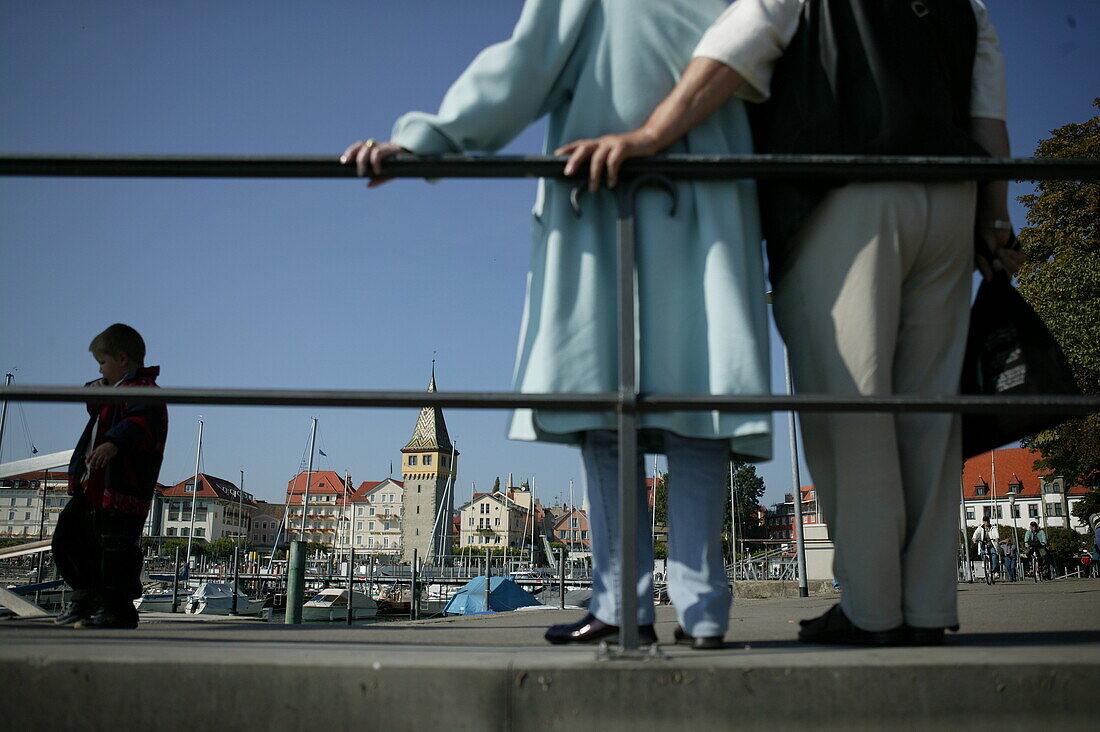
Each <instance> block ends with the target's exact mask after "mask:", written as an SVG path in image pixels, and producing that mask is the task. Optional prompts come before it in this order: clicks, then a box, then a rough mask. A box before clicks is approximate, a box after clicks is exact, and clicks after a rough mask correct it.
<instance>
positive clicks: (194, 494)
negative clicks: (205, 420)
mask: <svg viewBox="0 0 1100 732" xmlns="http://www.w3.org/2000/svg"><path fill="white" fill-rule="evenodd" d="M201 458H202V418H201V417H200V418H199V444H198V446H197V447H196V448H195V482H194V484H193V485H192V491H191V528H189V529H188V530H187V566H188V567H190V566H191V541H192V539H194V538H195V510H196V506H197V504H198V499H199V461H200V460H201Z"/></svg>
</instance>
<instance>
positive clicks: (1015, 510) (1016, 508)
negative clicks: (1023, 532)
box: [1012, 503, 1020, 518]
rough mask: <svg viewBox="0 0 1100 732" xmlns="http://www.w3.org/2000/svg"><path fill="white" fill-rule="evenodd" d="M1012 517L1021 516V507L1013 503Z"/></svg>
mask: <svg viewBox="0 0 1100 732" xmlns="http://www.w3.org/2000/svg"><path fill="white" fill-rule="evenodd" d="M1012 518H1020V507H1019V506H1017V505H1016V504H1015V503H1014V504H1012Z"/></svg>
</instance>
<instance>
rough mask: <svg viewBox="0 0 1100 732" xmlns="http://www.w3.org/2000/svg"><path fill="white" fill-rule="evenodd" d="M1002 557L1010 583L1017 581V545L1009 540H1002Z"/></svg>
mask: <svg viewBox="0 0 1100 732" xmlns="http://www.w3.org/2000/svg"><path fill="white" fill-rule="evenodd" d="M1001 556H1002V557H1004V560H1005V575H1006V576H1007V577H1008V581H1009V582H1015V581H1016V544H1015V542H1013V541H1008V540H1007V539H1001Z"/></svg>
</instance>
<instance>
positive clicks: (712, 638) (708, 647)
mask: <svg viewBox="0 0 1100 732" xmlns="http://www.w3.org/2000/svg"><path fill="white" fill-rule="evenodd" d="M672 636H673V637H674V638H675V639H676V645H679V646H691V647H692V648H694V649H695V650H697V651H714V650H717V649H719V648H725V647H726V644H725V642H724V641H723V640H722V636H720V635H699V636H694V635H688V634H687V633H685V632H684V629H683V628H681V627H680V626H679V625H677V626H676V630H674V631H673V633H672Z"/></svg>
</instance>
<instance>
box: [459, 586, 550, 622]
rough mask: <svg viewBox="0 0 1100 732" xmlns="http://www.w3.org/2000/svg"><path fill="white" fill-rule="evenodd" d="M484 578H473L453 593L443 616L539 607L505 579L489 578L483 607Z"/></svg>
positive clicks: (519, 588)
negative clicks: (487, 603) (486, 604)
mask: <svg viewBox="0 0 1100 732" xmlns="http://www.w3.org/2000/svg"><path fill="white" fill-rule="evenodd" d="M485 579H486V578H485V577H474V578H473V579H472V580H470V581H469V582H467V583H466V584H465V585H463V587H462V589H460V590H459V591H458V592H456V593H455V596H454V597H452V598H451V599H450V601H449V602H448V603H447V605H446V607H444V608H443V613H444V614H445V615H475V614H477V613H500V612H507V611H509V610H515V609H516V608H518V607H528V606H529V605H541V604H542V603H540V602H539V601H538V600H536V599H535V596H534V595H532V594H531V593H530V592H528V591H527V590H525V589H523V588H522V587H520V586H519V585H517V584H516V583H515V582H513V581H512V580H510V579H508V578H507V577H490V578H489V607H486V606H485Z"/></svg>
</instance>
